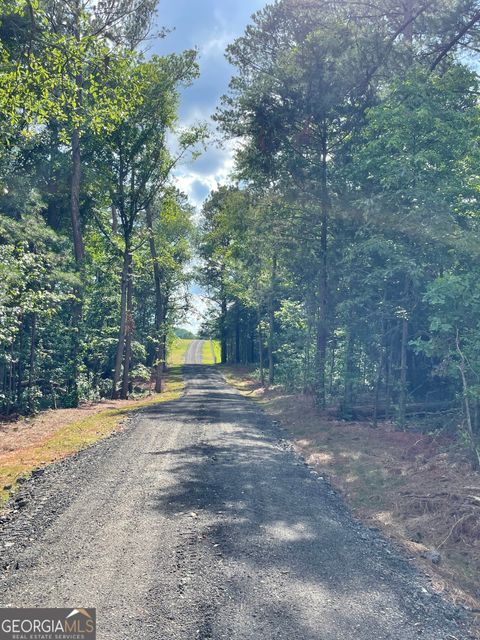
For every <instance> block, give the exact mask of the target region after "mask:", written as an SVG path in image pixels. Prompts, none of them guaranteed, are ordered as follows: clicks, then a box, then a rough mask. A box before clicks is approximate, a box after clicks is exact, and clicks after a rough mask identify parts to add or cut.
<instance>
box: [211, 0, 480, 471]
mask: <svg viewBox="0 0 480 640" xmlns="http://www.w3.org/2000/svg"><path fill="white" fill-rule="evenodd" d="M479 20H480V11H479V7H478V3H476V2H470V1H463V0H461V1H456V0H453V1H451V0H446V1H444V0H436V1H435V2H428V1H426V2H424V1H423V0H420V1H417V0H400V1H399V0H374V1H373V2H371V1H368V2H367V1H365V2H363V1H360V2H356V1H353V0H344V1H341V2H338V1H337V2H328V1H326V2H317V1H309V0H285V1H279V2H275V3H273V4H271V5H269V6H267V7H266V8H265V9H264V10H262V11H260V12H258V13H257V14H256V15H255V16H254V17H253V21H252V23H251V24H250V25H249V26H248V27H247V29H246V30H245V33H244V35H243V36H242V37H240V38H238V39H237V40H236V41H235V42H233V43H232V44H231V45H230V46H229V47H228V49H227V57H228V60H229V61H230V63H231V64H232V65H233V66H234V67H235V75H234V76H233V78H232V80H231V83H230V90H229V92H228V94H227V95H225V96H224V98H223V101H222V104H221V105H220V107H219V108H218V110H217V112H216V115H215V119H216V121H217V123H218V126H219V128H220V130H221V131H222V132H223V134H224V135H225V136H226V138H227V139H229V140H231V141H232V143H233V144H234V145H235V149H236V165H235V176H234V177H235V180H236V182H233V183H232V184H231V185H224V186H221V187H220V188H219V189H218V190H216V191H215V192H213V193H211V195H210V197H209V198H208V200H207V201H206V203H205V205H204V207H203V220H202V222H201V239H200V243H199V251H200V254H201V256H202V257H203V260H204V264H205V269H204V270H203V272H202V278H203V282H204V284H205V286H206V287H208V288H209V290H210V291H211V292H212V294H213V295H214V296H215V297H216V299H217V300H218V311H217V313H216V314H215V317H212V318H210V320H209V322H208V323H207V326H206V331H207V333H208V332H210V333H211V332H212V331H216V333H217V335H218V337H219V338H220V339H221V345H222V361H224V362H232V363H255V366H256V367H257V368H258V376H259V380H260V381H261V382H262V384H263V385H272V384H274V383H277V384H281V385H285V386H287V387H288V388H290V389H296V390H298V391H299V392H303V393H307V394H312V395H313V396H314V397H315V400H316V403H317V404H318V406H319V407H320V409H325V408H331V407H334V409H335V411H336V415H338V416H339V417H341V418H343V419H346V420H348V419H352V418H357V419H361V418H367V419H369V420H371V421H372V422H373V424H374V425H376V424H377V421H379V420H385V419H386V420H392V421H393V422H394V423H395V424H396V425H397V427H398V428H399V429H400V430H401V429H404V428H406V426H407V423H408V421H409V419H410V418H411V417H413V416H417V417H418V416H425V415H430V414H433V415H438V416H440V417H442V416H443V417H445V418H448V422H449V423H452V422H454V423H455V426H456V428H458V433H459V434H460V439H461V441H462V442H463V443H464V444H465V446H466V447H467V448H468V449H469V451H470V454H471V460H472V465H473V467H474V468H478V467H479V460H480V458H479V449H478V439H479V433H480V430H479V425H480V410H479V408H480V405H479V401H480V378H479V375H480V324H479V318H480V289H479V273H480V272H479V253H478V247H479V230H480V229H479V219H478V205H479V201H478V196H479V184H480V183H479V174H478V166H479V155H478V150H479V147H478V143H479V122H480V121H479V106H478V95H479V78H478V53H479V46H480V42H479V39H478V37H479V32H478V23H479ZM437 423H438V421H437ZM444 423H445V420H443V421H442V419H441V420H440V424H441V425H442V424H444Z"/></svg>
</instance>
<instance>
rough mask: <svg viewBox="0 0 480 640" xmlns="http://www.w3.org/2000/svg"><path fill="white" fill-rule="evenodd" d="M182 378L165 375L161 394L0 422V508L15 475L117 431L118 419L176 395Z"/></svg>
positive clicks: (177, 371) (176, 373)
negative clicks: (163, 390)
mask: <svg viewBox="0 0 480 640" xmlns="http://www.w3.org/2000/svg"><path fill="white" fill-rule="evenodd" d="M183 387H184V383H183V378H182V375H181V371H180V369H179V368H176V369H175V368H174V369H172V370H171V371H170V372H169V374H168V379H167V387H166V391H165V392H164V393H162V394H151V395H150V396H148V397H143V398H141V399H138V400H109V401H105V402H99V403H95V404H90V405H85V406H82V407H79V408H78V409H57V410H51V411H45V412H43V413H41V414H40V415H38V416H36V417H33V418H30V419H23V420H18V421H16V422H13V423H5V424H0V433H1V443H0V507H1V506H2V503H3V504H4V503H5V502H6V501H7V500H8V498H9V497H10V495H11V494H12V492H13V491H14V490H15V486H16V483H17V481H18V479H19V478H20V477H28V476H29V475H30V474H31V473H32V471H34V470H35V469H39V468H41V467H44V466H46V465H48V464H51V463H52V462H55V461H57V460H61V459H63V458H66V457H67V456H69V455H71V454H73V453H76V452H77V451H80V450H82V449H85V448H86V447H88V446H90V445H92V444H94V443H95V442H97V441H98V440H101V439H102V438H105V437H106V436H108V435H110V434H111V433H112V432H113V431H115V430H116V429H119V428H121V425H122V422H123V421H124V419H125V418H126V417H127V416H128V415H129V414H130V413H131V412H132V411H135V410H137V409H140V408H141V407H145V406H148V405H151V404H157V403H159V402H166V401H168V400H175V399H176V398H179V397H180V396H181V394H182V391H183Z"/></svg>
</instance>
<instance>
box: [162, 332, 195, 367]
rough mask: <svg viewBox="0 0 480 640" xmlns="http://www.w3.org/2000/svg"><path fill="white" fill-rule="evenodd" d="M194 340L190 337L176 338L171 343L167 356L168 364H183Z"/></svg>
mask: <svg viewBox="0 0 480 640" xmlns="http://www.w3.org/2000/svg"><path fill="white" fill-rule="evenodd" d="M191 342H192V340H191V339H190V338H175V339H174V340H173V342H172V344H171V345H170V348H169V350H168V356H167V363H168V366H176V365H182V364H184V363H185V355H186V353H187V349H188V347H189V346H190V344H191Z"/></svg>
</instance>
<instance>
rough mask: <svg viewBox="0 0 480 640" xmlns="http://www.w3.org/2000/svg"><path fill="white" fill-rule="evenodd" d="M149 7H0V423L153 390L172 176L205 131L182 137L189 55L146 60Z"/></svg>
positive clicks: (178, 219) (174, 208)
mask: <svg viewBox="0 0 480 640" xmlns="http://www.w3.org/2000/svg"><path fill="white" fill-rule="evenodd" d="M155 5H156V1H155V0H111V1H109V2H94V1H93V0H92V1H90V0H62V1H60V0H1V1H0V57H1V64H0V105H1V115H0V137H1V143H2V144H1V147H0V414H3V415H9V414H10V415H11V414H12V413H18V412H22V413H24V412H33V411H36V410H38V409H41V408H46V407H60V406H76V405H77V404H78V403H79V402H81V401H82V400H86V399H94V398H97V397H99V396H111V397H118V396H120V397H122V398H126V397H127V396H128V394H129V393H130V392H131V390H132V388H133V386H134V384H135V383H136V382H138V383H141V382H142V381H144V382H146V381H150V379H151V370H152V368H153V369H154V378H155V387H156V389H157V391H160V390H161V388H162V377H163V370H164V365H165V357H166V348H167V345H168V340H169V335H170V334H173V326H174V323H175V321H177V320H178V318H179V316H180V315H181V313H182V310H183V308H184V306H185V301H184V291H185V286H186V284H187V273H186V269H185V266H186V264H187V262H188V261H189V259H190V244H191V243H190V238H191V234H192V222H191V207H190V205H189V204H188V202H187V200H186V198H185V196H183V195H182V194H181V193H179V192H178V191H177V190H176V189H175V188H174V187H173V186H172V185H171V182H170V176H171V173H172V170H173V168H174V167H175V166H176V164H177V163H178V162H180V160H181V159H182V158H184V157H185V156H187V155H191V154H192V153H196V151H195V149H196V147H197V146H198V144H199V143H201V141H202V139H203V136H204V131H203V129H202V128H201V127H196V128H193V129H191V130H188V131H186V130H182V131H180V130H178V126H177V109H178V100H179V89H180V87H181V86H182V85H188V84H189V83H191V82H192V81H193V80H194V79H195V77H196V76H197V73H198V68H197V64H196V60H195V58H196V54H195V52H193V51H186V52H185V53H183V54H181V55H170V56H165V57H159V56H149V57H146V56H145V55H144V54H142V52H141V48H142V43H143V42H145V39H146V38H148V37H149V35H150V34H151V33H152V25H153V24H154V21H155ZM167 139H168V140H170V141H173V143H172V144H171V148H169V145H168V144H167Z"/></svg>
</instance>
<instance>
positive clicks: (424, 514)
mask: <svg viewBox="0 0 480 640" xmlns="http://www.w3.org/2000/svg"><path fill="white" fill-rule="evenodd" d="M227 379H228V380H229V381H230V382H232V383H233V384H234V385H235V386H237V387H238V388H239V389H240V390H241V391H242V392H243V393H245V394H248V395H249V396H250V397H253V398H255V399H256V400H257V401H259V402H260V403H261V404H262V405H263V406H264V408H265V409H266V411H267V412H268V413H269V414H271V415H272V416H274V417H275V419H277V420H278V421H279V422H280V423H281V424H282V426H284V427H285V428H286V429H287V430H288V431H289V432H290V433H291V437H292V439H293V441H294V443H295V446H296V448H297V449H298V450H299V452H301V453H302V455H303V456H304V457H305V458H306V460H307V461H308V462H309V463H310V464H311V465H313V466H314V467H315V468H316V469H317V471H318V472H319V473H320V474H321V475H323V476H325V477H328V478H329V479H330V481H331V482H332V484H333V485H334V486H336V488H338V489H339V490H340V492H341V493H342V494H343V496H344V497H345V499H346V501H347V502H348V504H349V505H350V507H351V508H352V510H353V511H354V513H355V515H356V516H357V517H359V518H360V519H361V520H363V521H364V522H365V523H366V524H368V525H369V526H376V527H379V528H380V529H381V530H382V531H383V532H384V533H385V534H386V535H387V536H389V537H391V538H393V539H394V540H395V541H396V542H397V543H400V544H401V545H402V546H403V547H404V548H405V549H406V550H407V553H408V555H409V556H410V557H412V558H414V559H415V562H416V563H418V564H419V565H420V566H421V568H422V569H423V571H424V572H425V573H427V574H428V575H429V576H430V577H431V578H432V582H433V584H434V586H435V587H436V588H437V589H438V590H439V591H440V592H444V593H446V594H447V595H448V596H449V597H450V598H451V599H453V600H455V601H456V602H458V603H459V604H463V605H465V606H466V607H467V608H469V609H479V608H480V583H479V578H478V577H479V575H480V474H479V473H476V472H473V471H472V470H471V468H470V466H469V464H468V459H467V456H466V454H465V451H464V450H463V449H462V448H461V447H460V446H459V445H458V443H456V442H455V441H454V440H453V439H451V438H449V437H446V436H436V437H435V436H432V435H422V434H419V433H414V432H407V433H405V432H398V431H395V430H394V428H393V426H392V425H391V424H390V423H385V424H381V425H379V427H377V428H373V427H372V425H371V424H369V423H367V422H344V421H338V420H332V419H331V418H329V417H327V416H325V415H322V414H321V413H319V411H318V410H317V409H316V408H315V407H314V405H313V402H312V400H311V398H309V397H306V396H301V395H297V396H292V395H291V394H290V395H289V394H286V393H285V391H284V390H282V389H280V388H274V389H272V390H269V391H267V390H265V389H261V388H259V385H258V383H256V382H255V381H254V380H253V379H252V378H251V375H249V374H248V373H247V372H245V371H240V372H238V371H237V370H233V369H230V370H229V372H228V373H227ZM430 550H438V552H439V553H440V554H441V562H440V564H438V565H434V564H432V562H431V561H430V560H429V559H427V558H424V557H423V556H424V555H425V554H426V553H427V552H428V551H430ZM478 622H480V621H479V620H477V623H478ZM479 637H480V636H479Z"/></svg>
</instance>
